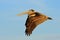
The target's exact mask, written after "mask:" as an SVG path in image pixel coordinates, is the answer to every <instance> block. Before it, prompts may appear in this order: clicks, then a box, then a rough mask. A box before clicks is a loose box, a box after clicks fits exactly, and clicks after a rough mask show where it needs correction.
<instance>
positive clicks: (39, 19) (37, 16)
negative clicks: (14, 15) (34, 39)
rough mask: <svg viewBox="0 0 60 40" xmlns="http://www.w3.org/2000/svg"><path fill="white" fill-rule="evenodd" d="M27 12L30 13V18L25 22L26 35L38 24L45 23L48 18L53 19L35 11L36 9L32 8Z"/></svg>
mask: <svg viewBox="0 0 60 40" xmlns="http://www.w3.org/2000/svg"><path fill="white" fill-rule="evenodd" d="M27 13H28V18H27V20H26V23H25V26H26V30H25V34H26V35H30V34H32V31H33V30H34V29H35V28H36V27H37V25H39V24H41V23H43V22H44V21H46V20H47V19H52V18H50V17H48V16H45V15H43V14H41V13H39V12H35V11H34V10H30V11H29V12H27Z"/></svg>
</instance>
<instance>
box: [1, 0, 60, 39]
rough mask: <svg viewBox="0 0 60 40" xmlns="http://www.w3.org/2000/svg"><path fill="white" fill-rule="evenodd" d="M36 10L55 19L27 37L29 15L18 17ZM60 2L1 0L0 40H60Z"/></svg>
mask: <svg viewBox="0 0 60 40" xmlns="http://www.w3.org/2000/svg"><path fill="white" fill-rule="evenodd" d="M29 9H34V10H36V11H38V12H41V13H43V14H45V15H47V16H50V17H52V18H53V20H48V21H46V22H44V23H42V24H41V25H38V27H37V28H36V29H35V30H34V31H33V34H32V35H31V36H30V37H27V36H25V34H24V30H25V25H24V24H25V20H26V18H27V15H24V16H20V17H18V16H16V14H18V13H21V12H23V11H25V10H29ZM59 17H60V0H0V40H60V18H59Z"/></svg>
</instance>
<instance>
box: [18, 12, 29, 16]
mask: <svg viewBox="0 0 60 40" xmlns="http://www.w3.org/2000/svg"><path fill="white" fill-rule="evenodd" d="M25 14H28V11H26V12H22V13H20V14H17V16H22V15H25Z"/></svg>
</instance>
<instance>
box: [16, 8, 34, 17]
mask: <svg viewBox="0 0 60 40" xmlns="http://www.w3.org/2000/svg"><path fill="white" fill-rule="evenodd" d="M34 12H35V11H34V10H33V9H30V10H28V11H25V12H22V13H21V14H17V16H21V15H24V14H28V15H30V14H32V13H34Z"/></svg>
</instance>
